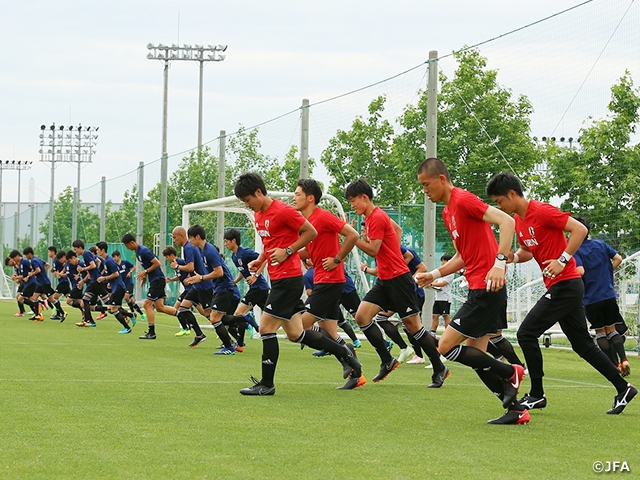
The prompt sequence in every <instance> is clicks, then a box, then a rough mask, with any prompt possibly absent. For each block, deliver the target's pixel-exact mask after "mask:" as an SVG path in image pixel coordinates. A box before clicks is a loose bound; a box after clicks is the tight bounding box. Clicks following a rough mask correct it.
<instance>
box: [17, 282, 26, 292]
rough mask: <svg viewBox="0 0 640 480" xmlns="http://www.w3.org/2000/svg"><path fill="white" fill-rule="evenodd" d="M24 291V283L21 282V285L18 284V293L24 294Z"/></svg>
mask: <svg viewBox="0 0 640 480" xmlns="http://www.w3.org/2000/svg"><path fill="white" fill-rule="evenodd" d="M23 289H24V283H22V282H20V283H19V284H18V290H17V292H18V293H22V290H23Z"/></svg>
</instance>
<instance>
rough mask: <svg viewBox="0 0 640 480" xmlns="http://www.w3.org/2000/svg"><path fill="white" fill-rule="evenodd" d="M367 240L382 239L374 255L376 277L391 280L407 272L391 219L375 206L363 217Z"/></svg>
mask: <svg viewBox="0 0 640 480" xmlns="http://www.w3.org/2000/svg"><path fill="white" fill-rule="evenodd" d="M364 223H365V226H366V227H367V236H368V237H369V240H382V244H381V245H380V250H378V254H377V255H376V266H377V267H378V278H379V279H380V280H391V279H392V278H396V277H399V276H400V275H402V274H404V273H407V272H408V271H409V267H408V266H407V262H405V261H404V257H403V256H402V252H401V251H400V240H398V235H396V231H395V230H394V229H393V225H391V219H390V218H389V215H387V214H386V213H385V212H384V211H383V210H381V209H380V208H378V207H375V208H374V209H373V211H372V212H371V214H370V215H369V216H368V217H366V218H365V219H364Z"/></svg>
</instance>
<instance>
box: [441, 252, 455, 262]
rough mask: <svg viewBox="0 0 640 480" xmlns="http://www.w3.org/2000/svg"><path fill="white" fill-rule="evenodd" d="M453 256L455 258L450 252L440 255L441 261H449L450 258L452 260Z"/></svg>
mask: <svg viewBox="0 0 640 480" xmlns="http://www.w3.org/2000/svg"><path fill="white" fill-rule="evenodd" d="M452 258H453V256H452V255H450V254H448V253H445V254H444V255H442V256H441V257H440V261H442V260H446V261H447V262H448V261H449V260H451V259H452Z"/></svg>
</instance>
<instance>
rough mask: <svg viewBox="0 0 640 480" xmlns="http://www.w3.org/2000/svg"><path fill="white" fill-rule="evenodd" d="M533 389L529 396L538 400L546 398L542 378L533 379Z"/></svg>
mask: <svg viewBox="0 0 640 480" xmlns="http://www.w3.org/2000/svg"><path fill="white" fill-rule="evenodd" d="M530 381H531V389H530V390H529V395H531V396H532V397H536V398H542V397H543V396H544V388H542V378H531V379H530Z"/></svg>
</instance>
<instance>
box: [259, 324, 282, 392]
mask: <svg viewBox="0 0 640 480" xmlns="http://www.w3.org/2000/svg"><path fill="white" fill-rule="evenodd" d="M279 355H280V345H278V337H277V336H276V334H275V333H269V334H266V335H265V334H264V333H263V334H262V379H261V380H260V383H262V385H264V386H265V387H273V377H274V375H275V373H276V365H277V364H278V356H279Z"/></svg>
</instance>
